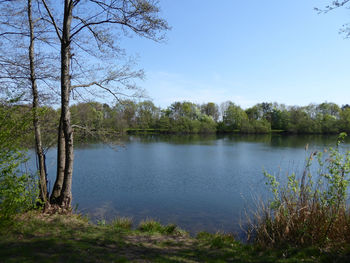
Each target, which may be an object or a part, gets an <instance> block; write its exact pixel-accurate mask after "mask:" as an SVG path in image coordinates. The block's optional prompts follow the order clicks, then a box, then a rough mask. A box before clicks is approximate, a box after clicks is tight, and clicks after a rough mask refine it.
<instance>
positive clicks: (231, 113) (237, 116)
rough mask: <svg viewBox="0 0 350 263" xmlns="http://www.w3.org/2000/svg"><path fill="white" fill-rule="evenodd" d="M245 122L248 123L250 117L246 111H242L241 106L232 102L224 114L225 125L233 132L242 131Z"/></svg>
mask: <svg viewBox="0 0 350 263" xmlns="http://www.w3.org/2000/svg"><path fill="white" fill-rule="evenodd" d="M244 121H248V116H247V114H246V113H245V111H244V110H242V108H241V107H240V106H237V105H236V104H234V103H232V102H231V103H230V105H229V106H228V107H227V109H226V111H225V112H224V116H223V122H224V124H225V125H226V126H227V127H229V128H230V129H232V130H235V129H238V130H240V129H241V127H242V123H243V122H244Z"/></svg>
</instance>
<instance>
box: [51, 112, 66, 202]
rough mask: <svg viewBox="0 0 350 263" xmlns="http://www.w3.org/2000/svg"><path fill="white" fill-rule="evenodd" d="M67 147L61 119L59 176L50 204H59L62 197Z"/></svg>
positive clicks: (59, 129) (58, 160) (57, 176)
mask: <svg viewBox="0 0 350 263" xmlns="http://www.w3.org/2000/svg"><path fill="white" fill-rule="evenodd" d="M65 149H66V146H65V140H64V132H63V120H62V117H61V119H60V124H59V126H58V141H57V175H56V181H55V184H54V187H53V190H52V194H51V198H50V203H51V204H59V202H60V201H59V198H60V196H61V191H62V186H63V181H64V168H65V163H66V157H65V156H66V150H65Z"/></svg>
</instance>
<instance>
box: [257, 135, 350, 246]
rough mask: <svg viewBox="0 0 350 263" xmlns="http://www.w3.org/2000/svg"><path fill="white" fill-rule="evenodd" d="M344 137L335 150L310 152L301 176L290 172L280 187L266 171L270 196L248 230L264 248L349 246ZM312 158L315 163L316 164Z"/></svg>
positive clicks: (349, 176)
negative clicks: (251, 231)
mask: <svg viewBox="0 0 350 263" xmlns="http://www.w3.org/2000/svg"><path fill="white" fill-rule="evenodd" d="M345 137H346V133H341V134H340V135H339V137H338V140H337V144H336V147H335V148H332V147H331V148H329V149H328V150H325V151H324V152H312V153H311V154H310V155H309V157H308V158H307V159H306V164H305V169H304V171H303V174H302V175H301V176H300V178H298V177H297V176H296V174H295V173H292V174H288V175H287V178H286V179H287V180H286V182H285V183H284V184H282V183H281V182H280V181H278V180H277V178H276V176H274V175H271V174H269V173H267V172H264V175H265V178H266V184H267V185H268V187H269V190H270V192H271V193H272V199H271V200H270V202H269V206H268V207H265V206H263V205H262V207H261V209H260V212H258V213H256V214H255V220H256V224H255V225H254V224H253V226H252V230H253V232H254V235H255V241H256V242H257V243H258V244H260V245H262V246H278V247H280V246H284V245H295V246H302V247H305V246H310V245H318V246H332V245H335V244H337V245H339V244H348V243H349V242H350V238H349V234H350V233H349V231H350V229H349V228H348V225H349V224H350V211H349V209H348V207H347V204H346V201H347V194H348V188H349V183H350V151H349V150H348V151H345V152H344V150H343V149H341V143H342V142H343V141H344V139H345ZM315 160H316V161H315Z"/></svg>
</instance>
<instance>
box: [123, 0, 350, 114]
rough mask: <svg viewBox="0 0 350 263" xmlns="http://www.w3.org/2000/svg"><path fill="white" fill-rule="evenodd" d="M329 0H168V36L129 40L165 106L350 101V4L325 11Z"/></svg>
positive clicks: (146, 84)
mask: <svg viewBox="0 0 350 263" xmlns="http://www.w3.org/2000/svg"><path fill="white" fill-rule="evenodd" d="M329 2H330V0H329V1H321V0H318V1H316V0H314V1H313V0H309V1H305V0H284V1H281V0H268V1H261V0H251V1H238V0H220V1H209V0H205V1H204V0H160V4H161V9H162V17H164V18H165V19H166V20H167V21H168V23H169V25H170V26H171V27H172V30H171V31H169V32H168V34H167V41H166V43H154V42H152V41H150V40H145V39H140V38H138V37H133V38H130V39H125V40H124V41H123V42H122V45H123V47H124V48H125V49H126V51H127V52H128V54H129V55H135V54H137V55H138V66H139V67H141V68H143V69H144V70H145V72H146V79H145V81H143V82H141V83H140V85H141V86H142V87H143V88H145V89H146V90H147V93H148V95H149V97H150V98H151V99H152V100H153V102H154V103H155V104H156V105H157V106H161V107H166V106H169V105H170V104H171V103H172V102H174V101H184V100H186V101H192V102H195V103H203V102H209V101H212V102H216V103H221V102H224V101H227V100H231V101H233V102H235V103H237V104H239V105H241V106H242V107H243V108H247V107H249V106H252V105H254V104H256V103H259V102H264V101H267V102H275V101H276V102H279V103H285V104H287V105H307V104H309V103H321V102H324V101H328V102H335V103H338V104H340V105H341V104H346V103H349V104H350V74H349V69H350V40H348V39H345V36H344V35H342V34H339V31H340V29H341V28H342V25H344V24H346V23H347V22H350V10H346V9H344V8H343V9H338V10H334V11H333V12H330V13H328V14H317V12H316V11H314V7H323V6H325V5H327V4H328V3H329Z"/></svg>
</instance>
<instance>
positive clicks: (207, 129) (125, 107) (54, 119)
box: [22, 100, 350, 136]
mask: <svg viewBox="0 0 350 263" xmlns="http://www.w3.org/2000/svg"><path fill="white" fill-rule="evenodd" d="M22 108H27V109H29V107H26V106H22ZM71 114H72V123H73V125H74V127H75V130H76V133H77V134H79V135H83V136H86V135H89V134H92V133H94V132H99V131H109V132H117V133H124V134H125V133H150V132H152V133H183V134H196V133H231V132H237V133H270V132H286V133H294V134H297V133H300V134H334V133H339V132H342V131H345V132H350V105H343V106H342V107H340V106H338V105H337V104H334V103H327V102H325V103H321V104H318V105H316V104H310V105H308V106H303V107H300V106H286V105H283V104H278V103H265V102H264V103H259V104H256V105H254V106H253V107H251V108H248V109H245V110H244V109H242V108H241V107H240V106H238V105H237V104H235V103H233V102H230V101H228V102H224V103H222V104H221V105H220V106H219V105H217V104H215V103H212V102H209V103H205V104H201V105H198V104H195V103H192V102H186V101H185V102H174V103H173V104H171V105H170V106H169V107H167V108H166V109H161V108H159V107H156V106H155V105H154V104H153V102H151V101H142V102H138V103H137V102H134V101H132V100H124V101H119V102H118V103H116V104H115V105H113V106H110V105H108V104H101V103H98V102H84V103H78V104H76V105H73V106H71ZM41 116H42V119H43V124H42V126H44V128H45V127H46V128H47V129H48V131H49V132H52V131H53V130H55V129H53V128H54V127H57V123H58V118H59V114H58V110H54V109H52V108H50V107H42V114H41ZM50 127H51V128H50ZM54 132H56V131H54Z"/></svg>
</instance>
